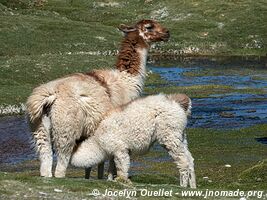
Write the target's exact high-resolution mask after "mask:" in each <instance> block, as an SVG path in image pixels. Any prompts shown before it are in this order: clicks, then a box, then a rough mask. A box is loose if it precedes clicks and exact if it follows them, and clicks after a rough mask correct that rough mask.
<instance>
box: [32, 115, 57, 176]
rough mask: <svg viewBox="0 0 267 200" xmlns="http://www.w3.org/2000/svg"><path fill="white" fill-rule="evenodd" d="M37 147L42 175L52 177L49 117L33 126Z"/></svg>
mask: <svg viewBox="0 0 267 200" xmlns="http://www.w3.org/2000/svg"><path fill="white" fill-rule="evenodd" d="M32 129H33V130H34V132H33V137H34V140H35V146H36V150H37V153H38V155H39V160H40V175H41V176H44V177H52V165H53V151H52V144H51V137H50V119H49V118H48V117H47V116H44V117H43V118H42V121H39V122H36V124H32Z"/></svg>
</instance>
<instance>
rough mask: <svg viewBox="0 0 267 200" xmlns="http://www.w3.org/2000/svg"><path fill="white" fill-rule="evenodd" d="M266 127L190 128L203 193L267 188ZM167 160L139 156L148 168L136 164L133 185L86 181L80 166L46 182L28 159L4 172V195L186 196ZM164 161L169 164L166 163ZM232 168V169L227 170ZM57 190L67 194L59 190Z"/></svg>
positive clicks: (156, 153)
mask: <svg viewBox="0 0 267 200" xmlns="http://www.w3.org/2000/svg"><path fill="white" fill-rule="evenodd" d="M266 129H267V124H265V125H257V126H253V127H250V128H244V129H240V130H228V131H227V130H221V131H217V130H213V129H202V128H192V129H188V131H187V133H188V142H189V149H190V151H191V153H192V155H193V157H194V158H195V170H196V176H197V186H198V190H203V191H205V190H206V189H209V190H237V189H239V190H244V191H250V190H266V187H267V184H266V169H267V168H266V167H267V166H266V153H267V150H266V147H265V145H264V144H261V143H259V142H257V141H256V140H255V138H258V137H264V136H265V134H266ZM148 158H149V159H148ZM166 158H169V156H168V154H167V152H165V151H164V150H162V149H158V148H156V149H152V150H151V151H150V152H149V153H148V154H146V155H144V156H137V157H135V156H134V157H133V158H132V161H135V162H137V161H138V162H139V163H141V164H142V166H141V167H140V166H139V167H134V166H132V167H131V169H130V171H131V172H133V175H132V176H131V180H132V181H133V186H130V185H128V186H127V185H124V184H121V183H115V182H107V181H105V180H95V179H94V178H95V177H96V173H95V169H94V172H93V174H92V178H93V179H91V180H89V181H88V180H85V179H83V176H84V170H83V169H75V168H70V169H69V170H68V174H67V178H63V179H56V178H41V177H39V176H38V175H39V172H38V168H39V163H38V162H36V161H27V162H24V163H21V164H18V165H17V166H16V165H15V166H12V167H13V169H12V167H9V168H8V167H6V168H5V169H6V170H5V171H9V172H8V173H7V172H0V188H1V190H0V197H2V198H4V199H6V198H19V197H24V195H26V196H28V197H31V198H41V197H43V196H42V195H44V194H43V193H45V196H46V198H51V199H54V198H66V199H71V198H79V199H81V198H91V197H92V196H90V193H91V192H92V190H93V189H98V190H99V191H100V192H101V193H104V191H105V189H106V188H108V189H110V190H113V191H115V190H123V189H144V188H147V189H150V190H157V189H160V188H161V189H165V190H173V192H181V191H182V190H183V189H181V188H180V187H179V186H178V184H179V178H178V177H179V176H178V170H177V168H176V166H175V164H174V163H173V162H172V160H171V159H170V158H169V159H166ZM162 159H164V161H160V160H162ZM226 164H227V165H230V166H231V167H226V166H225V165H226ZM2 169H3V168H2ZM12 171H13V172H12ZM14 171H17V172H14ZM18 171H20V172H18ZM14 188H16V191H15V190H14ZM55 189H59V190H61V191H62V192H56V191H55ZM40 192H41V193H40ZM146 198H148V197H146ZM218 198H219V199H228V198H224V197H221V198H220V197H217V198H215V199H218ZM123 199H124V198H123ZM148 199H155V197H150V198H148ZM159 199H160V198H159ZM189 199H190V198H189ZM211 199H212V198H211ZM251 199H256V198H251Z"/></svg>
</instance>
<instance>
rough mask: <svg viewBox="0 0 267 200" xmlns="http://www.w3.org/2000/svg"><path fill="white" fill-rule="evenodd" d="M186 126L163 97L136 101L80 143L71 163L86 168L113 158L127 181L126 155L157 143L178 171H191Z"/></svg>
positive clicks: (183, 116) (177, 108) (181, 111)
mask: <svg viewBox="0 0 267 200" xmlns="http://www.w3.org/2000/svg"><path fill="white" fill-rule="evenodd" d="M186 124H187V115H186V112H185V111H184V109H183V108H182V107H181V106H180V104H178V103H176V102H175V101H172V100H170V99H168V98H167V97H166V96H165V95H162V94H160V95H156V96H148V97H146V98H143V99H137V100H135V101H133V102H131V103H130V104H128V105H127V106H126V107H125V108H122V110H117V111H114V112H113V113H111V114H110V115H109V116H108V117H107V118H105V119H104V120H103V121H102V122H101V123H100V125H99V127H98V128H97V130H96V131H95V134H94V135H93V136H92V137H90V138H88V139H86V140H85V141H84V142H82V143H81V144H80V146H79V147H78V149H77V150H76V152H75V153H74V154H73V156H72V159H71V163H72V164H73V165H75V166H79V167H90V166H93V165H95V164H98V163H100V162H102V161H104V160H105V159H107V158H109V157H111V156H114V160H115V163H116V167H117V169H118V175H121V176H125V177H126V178H127V177H128V172H127V170H128V167H129V166H128V167H127V165H129V158H128V156H127V155H129V153H136V154H141V153H144V152H146V151H148V149H149V147H150V146H151V145H152V144H153V143H154V142H155V141H157V142H159V143H160V144H162V145H164V146H165V147H166V148H167V150H168V151H169V154H170V155H171V156H172V157H173V159H174V160H175V162H176V164H177V167H178V168H179V169H186V170H187V169H188V168H190V170H193V169H194V167H193V158H192V157H191V154H190V152H189V151H188V149H187V142H186V138H185V133H184V129H185V127H186ZM116 161H117V162H116ZM121 165H122V166H121ZM125 165H126V166H125ZM123 166H125V168H126V169H124V167H123ZM121 168H122V170H121V171H122V172H120V169H121ZM123 169H124V170H123ZM125 171H126V172H125ZM120 173H121V174H120ZM184 184H185V183H184ZM186 185H187V184H186ZM193 187H194V185H193Z"/></svg>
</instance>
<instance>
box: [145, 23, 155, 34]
mask: <svg viewBox="0 0 267 200" xmlns="http://www.w3.org/2000/svg"><path fill="white" fill-rule="evenodd" d="M145 27H146V30H147V31H149V32H151V31H152V30H153V28H154V27H153V26H152V25H151V24H148V25H147V26H145Z"/></svg>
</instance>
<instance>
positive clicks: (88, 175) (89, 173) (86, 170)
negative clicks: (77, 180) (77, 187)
mask: <svg viewBox="0 0 267 200" xmlns="http://www.w3.org/2000/svg"><path fill="white" fill-rule="evenodd" d="M91 171H92V167H87V168H85V179H89V178H90V175H91Z"/></svg>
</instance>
